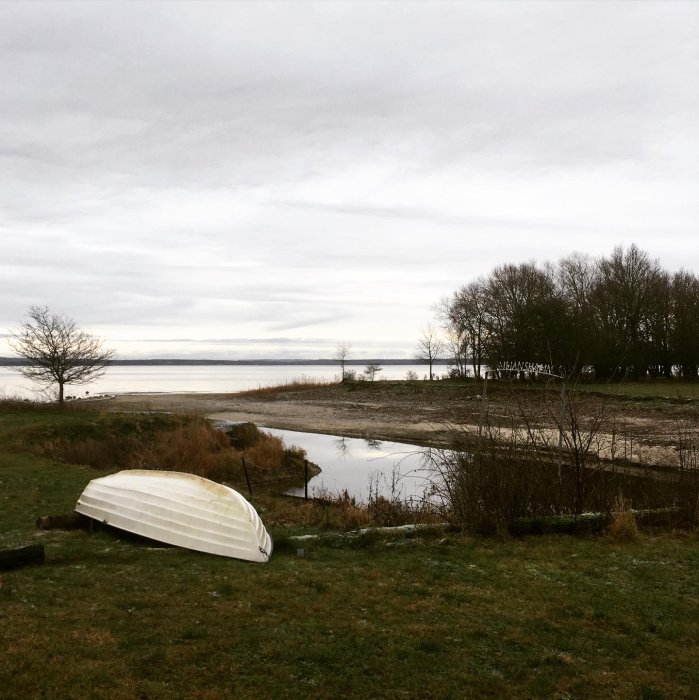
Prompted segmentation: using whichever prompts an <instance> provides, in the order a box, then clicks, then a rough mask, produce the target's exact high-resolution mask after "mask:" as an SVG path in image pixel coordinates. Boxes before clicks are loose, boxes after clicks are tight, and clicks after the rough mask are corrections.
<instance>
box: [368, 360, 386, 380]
mask: <svg viewBox="0 0 699 700" xmlns="http://www.w3.org/2000/svg"><path fill="white" fill-rule="evenodd" d="M382 369H383V367H381V365H380V364H379V363H378V362H370V363H369V364H368V365H367V366H366V368H365V370H364V374H366V376H367V377H368V378H369V379H370V380H371V381H372V382H373V381H374V379H376V375H377V374H378V373H379V372H380V371H381V370H382Z"/></svg>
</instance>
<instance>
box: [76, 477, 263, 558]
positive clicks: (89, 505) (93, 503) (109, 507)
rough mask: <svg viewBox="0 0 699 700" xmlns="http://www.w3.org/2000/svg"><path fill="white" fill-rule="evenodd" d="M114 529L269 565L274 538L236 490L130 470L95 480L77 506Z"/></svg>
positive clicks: (198, 479)
mask: <svg viewBox="0 0 699 700" xmlns="http://www.w3.org/2000/svg"><path fill="white" fill-rule="evenodd" d="M75 510H76V511H77V512H78V513H82V514H83V515H87V516H88V517H90V518H94V519H95V520H99V521H100V522H103V523H106V524H108V525H112V526H113V527H117V528H120V529H121V530H126V531H128V532H133V533H135V534H137V535H142V536H144V537H149V538H151V539H153V540H158V541H160V542H166V543H167V544H173V545H176V546H178V547H185V548H187V549H194V550H197V551H199V552H208V553H209V554H219V555H221V556H224V557H235V558H236V559H245V560H247V561H256V562H266V561H268V560H269V558H270V556H271V554H272V539H271V537H270V536H269V534H268V533H267V530H265V527H264V525H263V524H262V521H261V520H260V516H259V515H258V514H257V511H256V510H255V509H254V508H253V507H252V506H251V505H250V503H248V501H246V500H245V498H243V497H242V496H241V495H240V494H239V493H238V492H237V491H234V490H233V489H231V488H229V487H228V486H223V484H217V483H215V482H213V481H209V479H205V478H204V477H201V476H196V475H195V474H185V473H182V472H168V471H155V470H153V471H151V470H140V469H133V470H126V471H122V472H117V473H116V474H110V475H109V476H105V477H102V478H101V479H93V480H92V481H91V482H90V483H89V484H88V485H87V486H86V487H85V490H84V491H83V492H82V494H81V495H80V498H79V499H78V503H77V505H76V506H75Z"/></svg>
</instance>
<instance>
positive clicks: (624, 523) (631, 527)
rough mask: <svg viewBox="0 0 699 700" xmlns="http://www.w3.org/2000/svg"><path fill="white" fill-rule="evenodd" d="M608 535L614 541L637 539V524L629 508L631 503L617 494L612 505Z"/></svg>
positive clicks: (632, 540)
mask: <svg viewBox="0 0 699 700" xmlns="http://www.w3.org/2000/svg"><path fill="white" fill-rule="evenodd" d="M608 535H609V537H610V538H611V539H612V540H615V541H616V542H634V541H635V540H637V539H638V525H637V524H636V517H635V516H634V514H633V511H632V510H631V503H630V501H628V499H626V498H624V496H623V495H622V494H618V495H617V497H616V498H615V499H614V503H613V505H612V521H611V523H610V525H609V531H608Z"/></svg>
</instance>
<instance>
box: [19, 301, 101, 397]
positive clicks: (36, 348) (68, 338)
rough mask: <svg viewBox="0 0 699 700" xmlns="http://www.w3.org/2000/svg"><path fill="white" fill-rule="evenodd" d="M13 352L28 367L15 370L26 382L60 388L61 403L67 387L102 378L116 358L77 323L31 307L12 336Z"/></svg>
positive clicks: (41, 308) (21, 366)
mask: <svg viewBox="0 0 699 700" xmlns="http://www.w3.org/2000/svg"><path fill="white" fill-rule="evenodd" d="M10 346H11V347H12V349H13V350H14V351H15V352H16V353H17V354H18V355H19V356H20V357H22V358H24V359H25V360H28V361H29V364H28V365H17V366H15V367H12V369H14V370H16V371H17V372H19V373H20V374H22V375H23V376H25V377H27V379H31V380H33V381H35V382H39V383H40V384H46V385H47V386H51V385H53V384H56V385H57V386H58V403H59V404H62V403H63V401H64V388H65V385H66V384H88V383H89V382H91V381H93V380H95V379H97V377H99V376H101V375H102V374H103V373H104V371H105V368H106V366H107V365H108V364H109V361H110V360H111V358H112V356H113V354H114V353H113V351H112V350H105V349H104V348H103V347H102V341H101V340H100V339H99V338H97V337H95V336H93V335H90V334H89V333H85V332H84V331H81V330H80V329H79V328H78V327H77V325H76V324H75V321H73V320H72V319H69V318H66V317H65V316H61V315H60V314H54V313H51V312H50V311H49V309H48V307H46V306H43V307H42V306H32V307H31V308H30V309H29V312H28V314H27V320H26V321H25V322H24V324H22V327H21V328H20V330H18V331H16V332H13V333H12V340H10Z"/></svg>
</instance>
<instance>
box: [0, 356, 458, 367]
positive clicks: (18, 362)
mask: <svg viewBox="0 0 699 700" xmlns="http://www.w3.org/2000/svg"><path fill="white" fill-rule="evenodd" d="M367 363H375V364H379V365H394V366H401V365H420V364H424V365H427V362H426V361H424V360H418V359H415V358H413V359H408V360H396V359H373V358H367V359H358V360H350V359H348V360H345V365H346V366H352V367H357V366H358V367H363V366H365V365H366V364H367ZM448 363H449V360H434V362H433V364H435V365H447V364H448ZM28 364H29V362H28V361H27V360H23V359H21V358H17V357H0V367H17V366H24V365H28ZM109 364H110V365H112V366H132V367H133V366H146V367H147V366H156V365H160V366H183V367H184V366H190V367H191V366H205V365H234V366H235V365H239V366H258V367H274V366H289V365H295V366H300V367H303V366H310V365H315V366H318V365H322V366H332V365H338V366H339V364H340V363H339V361H338V360H331V359H330V360H329V359H318V360H203V359H202V360H197V359H194V360H187V359H172V360H168V359H162V358H155V359H152V360H112V361H111V362H110V363H109Z"/></svg>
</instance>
